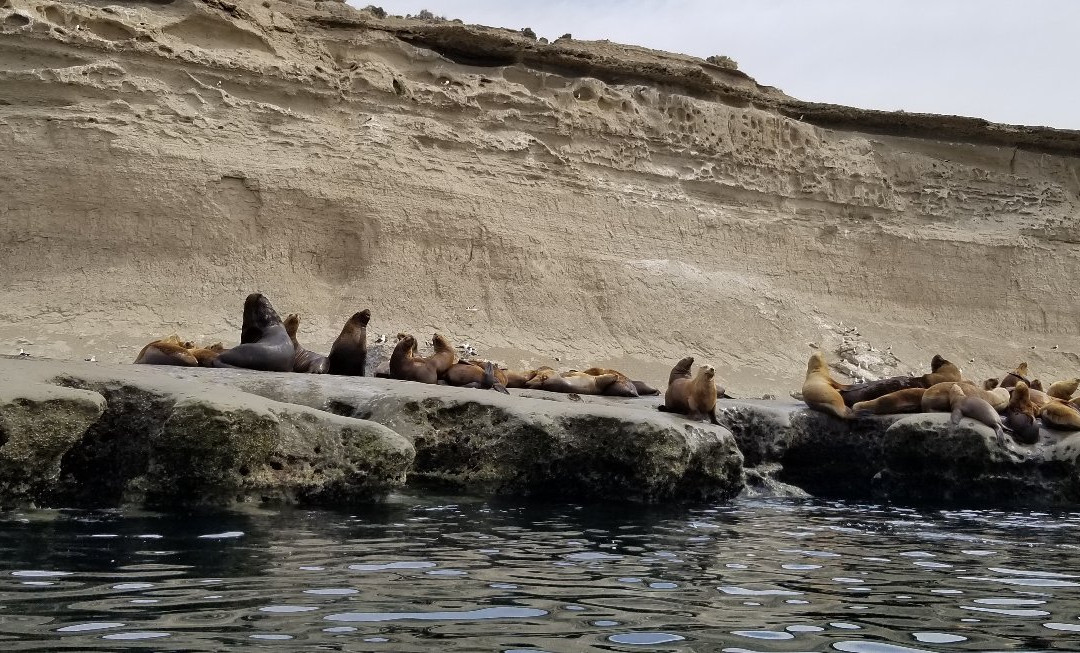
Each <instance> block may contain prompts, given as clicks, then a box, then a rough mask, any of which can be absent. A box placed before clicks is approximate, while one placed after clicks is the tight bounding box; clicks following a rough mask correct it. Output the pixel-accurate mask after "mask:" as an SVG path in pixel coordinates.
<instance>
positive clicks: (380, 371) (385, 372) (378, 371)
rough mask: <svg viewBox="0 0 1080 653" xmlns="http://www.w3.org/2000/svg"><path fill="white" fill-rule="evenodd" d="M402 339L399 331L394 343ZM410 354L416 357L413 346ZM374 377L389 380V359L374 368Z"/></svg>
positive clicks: (402, 336)
mask: <svg viewBox="0 0 1080 653" xmlns="http://www.w3.org/2000/svg"><path fill="white" fill-rule="evenodd" d="M404 337H405V334H404V333H401V332H400V331H399V332H398V334H397V340H396V341H395V343H397V342H401V339H402V338H404ZM414 342H415V341H414ZM412 353H413V355H414V356H415V355H416V347H415V345H414V346H413V351H412ZM374 376H376V377H378V378H380V379H389V378H390V359H389V358H388V359H386V360H384V361H383V362H381V363H379V366H378V367H376V368H375V374H374Z"/></svg>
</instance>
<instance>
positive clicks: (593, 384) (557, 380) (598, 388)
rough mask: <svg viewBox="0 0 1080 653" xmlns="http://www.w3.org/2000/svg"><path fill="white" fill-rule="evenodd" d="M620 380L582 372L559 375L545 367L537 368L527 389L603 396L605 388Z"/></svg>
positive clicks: (609, 375) (614, 377)
mask: <svg viewBox="0 0 1080 653" xmlns="http://www.w3.org/2000/svg"><path fill="white" fill-rule="evenodd" d="M618 379H619V377H617V376H615V375H614V374H601V375H599V376H592V375H591V374H583V373H581V372H567V373H566V374H559V373H558V372H557V371H556V370H554V369H552V368H550V367H546V366H544V367H540V368H537V370H536V374H535V375H534V376H533V378H531V379H529V380H528V381H527V382H526V383H525V387H526V388H530V389H532V390H547V391H549V392H564V393H571V394H579V395H598V394H603V392H604V388H606V387H608V386H609V385H611V384H612V383H615V382H616V381H617V380H618Z"/></svg>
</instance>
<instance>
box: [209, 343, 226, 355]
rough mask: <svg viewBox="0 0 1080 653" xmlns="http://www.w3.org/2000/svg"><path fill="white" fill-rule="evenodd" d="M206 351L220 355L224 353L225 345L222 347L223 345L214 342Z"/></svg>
mask: <svg viewBox="0 0 1080 653" xmlns="http://www.w3.org/2000/svg"><path fill="white" fill-rule="evenodd" d="M206 349H207V350H208V351H214V352H217V353H219V354H220V353H221V352H223V351H225V345H224V343H220V342H215V343H214V344H212V345H210V346H209V347H207V348H206Z"/></svg>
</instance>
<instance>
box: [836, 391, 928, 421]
mask: <svg viewBox="0 0 1080 653" xmlns="http://www.w3.org/2000/svg"><path fill="white" fill-rule="evenodd" d="M925 393H926V389H924V388H908V389H907V390H897V391H896V392H890V393H889V394H887V395H882V396H880V397H878V398H877V399H871V400H869V401H860V402H859V403H857V404H855V405H854V406H852V407H851V414H852V416H853V417H865V416H867V415H895V414H897V413H918V412H920V411H922V409H923V407H922V401H923V395H924V394H925Z"/></svg>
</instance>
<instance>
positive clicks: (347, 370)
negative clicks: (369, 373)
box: [326, 308, 371, 376]
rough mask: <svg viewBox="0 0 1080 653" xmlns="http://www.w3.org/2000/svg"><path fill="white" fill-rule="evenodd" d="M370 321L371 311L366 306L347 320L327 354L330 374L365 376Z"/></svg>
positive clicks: (327, 369)
mask: <svg viewBox="0 0 1080 653" xmlns="http://www.w3.org/2000/svg"><path fill="white" fill-rule="evenodd" d="M370 321H371V311H370V310H368V309H366V308H365V309H364V310H362V311H359V312H357V313H353V314H352V317H350V318H349V319H348V321H347V322H345V326H343V327H342V328H341V333H340V334H338V337H337V339H336V340H334V344H333V345H331V346H330V353H329V354H328V355H327V356H326V371H327V373H328V374H339V375H341V376H364V372H365V369H366V367H367V325H368V322H370Z"/></svg>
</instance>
